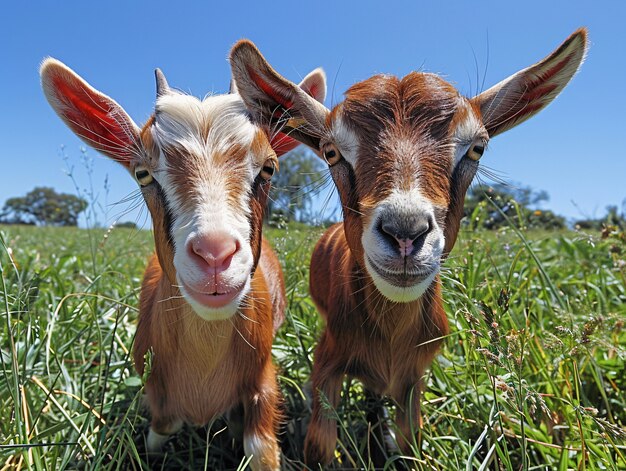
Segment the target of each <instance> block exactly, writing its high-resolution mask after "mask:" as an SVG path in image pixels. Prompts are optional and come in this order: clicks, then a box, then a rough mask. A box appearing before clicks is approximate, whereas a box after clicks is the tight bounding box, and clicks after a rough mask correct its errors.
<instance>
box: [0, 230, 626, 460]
mask: <svg viewBox="0 0 626 471" xmlns="http://www.w3.org/2000/svg"><path fill="white" fill-rule="evenodd" d="M321 232H322V230H321V229H311V228H308V227H304V226H296V225H292V226H289V227H288V228H287V230H278V229H267V230H266V235H267V236H268V238H269V239H270V240H271V241H272V243H273V244H274V246H275V247H276V249H277V252H278V253H279V256H280V257H281V261H282V262H283V266H284V267H285V277H286V281H287V295H288V299H289V305H288V310H287V316H286V321H285V324H284V326H283V327H282V328H281V330H280V332H279V334H278V338H277V339H276V341H275V346H274V354H275V360H276V362H277V364H278V365H279V370H280V373H279V374H280V383H281V387H282V390H283V393H284V410H285V424H284V427H283V430H282V433H281V437H280V438H281V441H282V443H283V450H284V457H283V463H284V465H283V466H284V469H289V470H291V469H294V470H295V469H302V464H301V463H300V461H299V460H300V459H301V457H302V441H303V438H304V433H305V431H306V424H307V421H308V417H309V413H310V411H309V403H308V401H307V400H306V394H305V390H306V388H305V384H306V382H307V381H308V377H309V373H310V368H311V362H312V352H313V349H314V347H315V341H316V338H317V335H318V333H319V331H320V328H321V322H320V320H319V318H318V315H317V313H316V310H315V307H314V306H313V304H312V302H311V300H310V298H309V297H308V294H307V290H308V288H307V286H308V270H307V267H308V259H309V254H310V251H311V249H312V246H313V244H314V243H315V241H316V240H317V238H318V237H319V235H320V234H321ZM0 234H1V238H2V239H1V241H0V269H1V273H0V274H1V280H0V349H1V350H0V359H1V364H0V367H1V370H2V371H1V372H0V469H25V470H26V469H28V470H30V469H34V470H40V469H41V470H61V469H76V468H80V469H148V463H147V462H146V457H145V456H144V454H143V452H142V450H143V447H144V443H143V440H144V435H143V434H144V432H145V430H146V428H147V425H148V418H147V411H146V410H145V409H144V408H143V406H142V401H141V396H142V381H143V379H142V378H140V377H138V376H137V374H136V373H135V371H134V369H133V365H132V362H131V359H130V354H129V351H130V350H131V347H132V343H133V335H134V330H135V321H136V318H137V305H138V294H139V289H138V288H139V285H140V281H141V277H142V271H143V268H144V266H145V263H146V261H147V257H148V255H149V254H150V253H151V251H152V247H153V242H152V236H151V234H150V233H149V232H147V231H134V230H128V229H115V230H112V231H110V232H105V231H103V230H92V231H86V230H78V229H63V228H32V227H8V226H7V227H0ZM625 256H626V243H625V238H624V235H623V234H621V235H620V234H619V233H617V232H614V233H613V234H611V235H610V236H609V237H608V238H606V239H601V237H600V234H591V235H585V234H581V233H574V232H562V233H522V232H518V231H516V230H514V229H513V228H507V229H505V230H503V231H500V232H496V233H487V232H481V231H474V230H471V229H465V230H464V231H463V232H462V234H460V237H459V241H458V242H457V246H456V248H455V249H454V251H453V253H452V256H451V257H450V259H449V260H448V261H447V262H446V265H445V269H444V272H443V283H444V296H445V301H446V310H447V313H448V319H449V321H450V324H451V332H452V333H451V334H450V336H449V337H448V338H447V339H446V342H445V345H444V348H443V349H442V352H441V355H440V356H439V357H438V358H437V360H436V361H435V363H434V364H433V367H432V369H431V371H430V372H429V373H428V374H427V378H426V383H427V389H426V392H425V394H424V397H423V404H424V405H423V413H424V430H423V443H422V446H421V448H420V449H417V448H416V450H415V455H414V457H413V458H412V459H413V461H412V463H413V466H414V467H415V468H417V469H440V470H456V469H505V470H519V469H559V470H566V469H589V470H594V469H598V470H604V469H609V470H613V469H626V458H625V457H626V445H625V437H626V431H625V425H626V366H625V363H626V361H625V360H626V326H625V325H624V323H625V320H626V266H625V265H626V263H624V258H625ZM343 397H344V400H343V403H342V405H341V407H340V409H339V410H337V411H336V414H337V416H338V417H340V418H341V424H340V427H339V437H340V440H339V444H338V453H339V458H340V461H338V462H337V463H335V466H336V467H337V468H341V467H343V468H361V467H366V466H367V453H366V451H367V449H368V447H371V446H374V443H372V442H370V440H369V439H368V434H367V433H366V432H367V424H366V421H365V414H366V411H365V410H364V407H363V401H362V399H363V397H362V390H361V388H360V385H359V384H358V383H357V382H350V383H346V385H345V388H344V391H343ZM225 427H226V423H225V422H224V421H223V420H217V421H216V423H214V424H213V426H212V427H211V428H210V429H207V428H204V429H199V430H197V429H192V428H189V427H187V428H185V429H184V430H183V431H182V432H181V433H180V434H178V435H177V436H176V437H175V438H174V439H173V440H172V442H171V443H170V444H169V445H168V448H167V453H166V456H165V457H164V458H161V459H159V460H158V462H152V463H151V465H152V466H153V467H154V468H155V469H237V468H241V469H243V468H244V467H245V460H244V459H243V453H242V451H241V446H240V445H239V444H237V443H233V440H232V439H231V438H230V436H229V434H228V432H227V430H224V428H225ZM393 460H394V459H393V458H390V460H389V461H388V468H389V469H393V468H394V466H395V465H394V461H393Z"/></svg>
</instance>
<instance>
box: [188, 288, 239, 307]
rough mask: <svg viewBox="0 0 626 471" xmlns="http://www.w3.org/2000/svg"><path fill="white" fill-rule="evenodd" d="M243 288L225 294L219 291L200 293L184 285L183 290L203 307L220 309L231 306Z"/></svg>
mask: <svg viewBox="0 0 626 471" xmlns="http://www.w3.org/2000/svg"><path fill="white" fill-rule="evenodd" d="M243 286H244V285H242V286H239V287H237V288H233V289H231V290H228V291H223V292H220V291H217V290H215V291H213V292H206V291H199V290H196V289H194V288H192V287H190V286H189V285H187V284H184V283H183V285H182V288H183V290H184V293H183V294H185V295H186V296H189V297H190V298H191V299H193V300H194V301H195V302H197V303H199V304H201V305H202V306H205V307H208V308H213V309H219V308H223V307H225V306H226V305H228V304H230V303H231V302H232V301H233V300H234V299H235V298H237V296H239V294H241V291H242V290H243Z"/></svg>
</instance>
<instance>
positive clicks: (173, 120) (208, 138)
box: [154, 93, 258, 152]
mask: <svg viewBox="0 0 626 471" xmlns="http://www.w3.org/2000/svg"><path fill="white" fill-rule="evenodd" d="M154 124H155V125H154V137H155V140H156V141H157V143H158V144H159V145H160V146H161V147H162V148H167V147H177V148H181V147H182V148H186V149H188V150H198V147H200V148H208V150H211V151H221V152H223V151H224V150H225V149H224V148H225V147H228V146H230V145H238V146H248V145H250V144H251V142H252V141H253V139H254V137H255V135H256V132H257V130H258V128H257V127H256V126H255V125H254V124H253V123H252V122H251V121H250V118H249V115H248V112H247V110H246V108H245V106H244V104H243V102H242V101H241V98H240V97H239V95H236V94H230V95H215V96H209V97H207V98H205V99H204V100H199V99H198V98H196V97H193V96H190V95H185V94H182V93H169V94H166V95H162V96H161V97H159V98H158V100H157V103H156V113H155V122H154Z"/></svg>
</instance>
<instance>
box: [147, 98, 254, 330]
mask: <svg viewBox="0 0 626 471" xmlns="http://www.w3.org/2000/svg"><path fill="white" fill-rule="evenodd" d="M207 129H208V130H209V131H208V135H207V134H206V130H207ZM257 131H258V128H257V127H256V126H255V125H253V124H252V123H251V122H250V120H249V119H248V115H247V112H246V109H245V107H244V105H243V102H242V101H241V98H240V97H239V96H238V95H236V94H230V95H217V96H210V97H207V98H205V99H204V100H203V101H200V100H198V99H197V98H195V97H192V96H188V95H183V94H179V93H171V94H166V95H163V96H161V97H159V99H158V100H157V105H156V120H155V124H154V126H153V129H152V135H153V138H154V140H155V142H156V143H157V145H158V146H159V148H160V149H161V156H160V158H159V163H158V169H157V171H156V172H155V178H156V180H157V181H158V182H159V184H160V185H161V187H162V188H163V191H164V192H165V196H166V199H167V201H168V204H169V205H170V210H171V212H172V214H174V216H175V217H174V222H173V225H172V228H171V231H172V238H173V242H174V249H175V250H174V267H175V268H176V275H177V280H178V284H179V285H180V286H181V292H182V294H183V295H184V296H185V299H186V300H187V301H188V302H189V304H190V305H191V306H192V308H193V309H194V311H195V312H196V313H197V314H198V315H200V316H201V317H202V318H204V319H206V320H221V319H225V318H228V317H231V316H232V315H234V314H235V312H236V311H237V308H238V306H239V303H240V302H241V301H242V299H243V297H244V296H245V295H246V294H247V293H248V291H249V289H250V273H251V270H252V263H253V256H252V249H251V247H250V223H249V220H248V215H249V213H250V206H249V192H248V188H249V187H250V186H251V185H252V182H253V181H254V179H255V177H256V175H257V174H258V172H259V170H260V166H261V165H262V164H263V162H264V160H265V158H266V156H256V155H253V154H251V153H250V152H249V154H248V156H247V158H246V159H245V161H244V163H243V165H244V167H245V168H244V169H243V173H244V174H245V176H244V177H243V179H242V180H241V182H240V185H241V186H242V187H243V188H244V191H240V192H238V193H239V195H238V200H237V201H236V204H235V205H233V204H232V199H233V198H232V195H231V196H230V197H229V193H232V191H229V188H228V186H227V178H228V175H229V172H231V171H232V170H233V167H232V166H230V165H228V163H227V162H223V161H222V162H220V163H219V164H217V163H216V162H215V161H214V157H215V156H221V155H224V154H226V155H227V154H228V152H229V149H230V148H231V147H232V146H233V145H237V146H243V147H246V146H250V144H251V143H252V141H253V139H254V137H255V135H256V133H257ZM171 146H175V147H176V148H178V149H181V150H182V152H183V153H185V154H188V155H189V156H190V158H193V159H195V160H196V161H197V162H198V163H197V165H198V166H199V169H198V171H197V175H195V176H194V179H190V187H189V188H185V192H184V193H181V191H180V188H176V186H175V184H174V182H173V180H172V178H171V176H170V174H171V169H170V168H169V165H172V163H171V162H170V163H168V162H167V160H166V158H165V156H164V155H163V152H162V149H164V148H168V147H171ZM182 158H184V155H183V156H182ZM238 165H240V164H238ZM238 171H241V169H238ZM190 195H191V196H190ZM182 198H185V201H184V203H185V204H183V200H182ZM190 200H191V201H193V204H192V205H190V204H189V201H190ZM189 208H191V209H189ZM213 232H224V233H228V234H229V235H230V236H231V237H232V238H233V239H235V240H236V241H237V243H238V245H239V247H240V249H239V250H238V251H237V252H236V253H235V255H234V256H233V258H232V261H231V263H230V267H229V268H228V269H227V270H226V271H224V272H223V273H222V274H221V275H220V276H221V277H222V278H223V280H224V282H225V284H226V285H228V286H231V287H243V289H242V290H241V292H240V293H239V295H238V296H237V297H236V298H235V299H233V300H232V301H231V302H230V303H229V304H228V305H226V306H224V307H221V308H211V307H207V306H204V305H202V304H200V303H199V302H196V301H195V300H194V299H192V298H191V296H190V295H189V291H188V290H187V289H186V288H185V285H192V286H198V285H201V284H202V283H203V279H204V278H206V273H205V272H203V271H202V270H200V269H199V268H198V266H197V263H196V262H195V261H194V260H193V259H192V258H190V256H189V254H188V253H187V249H186V247H187V244H189V243H190V240H191V239H193V238H194V237H196V236H202V235H204V234H210V233H213Z"/></svg>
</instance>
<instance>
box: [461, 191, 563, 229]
mask: <svg viewBox="0 0 626 471" xmlns="http://www.w3.org/2000/svg"><path fill="white" fill-rule="evenodd" d="M549 199H550V198H549V196H548V193H546V192H545V191H543V190H542V191H535V190H533V189H532V188H530V187H519V188H514V187H512V186H508V185H503V184H499V183H498V184H495V185H484V184H483V185H477V186H475V187H473V188H471V189H470V191H469V192H468V193H467V197H466V199H465V208H464V214H465V216H467V217H471V216H472V215H474V214H478V211H479V209H482V210H483V211H485V213H486V216H485V217H484V218H483V219H482V220H481V222H480V224H481V226H482V227H484V228H486V229H498V228H500V227H502V226H506V225H507V224H508V222H507V220H506V219H507V217H508V218H509V219H513V220H517V221H518V222H520V223H521V224H523V225H525V226H526V227H528V228H533V229H551V230H552V229H563V228H564V227H565V218H563V217H562V216H559V215H557V214H555V213H554V212H553V211H550V210H542V209H538V208H537V206H538V205H539V204H541V203H543V202H546V201H548V200H549ZM489 200H491V201H493V203H495V204H496V205H497V206H498V207H499V208H500V210H498V209H496V208H495V207H494V206H493V204H491V202H490V201H489ZM505 215H506V217H505Z"/></svg>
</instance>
